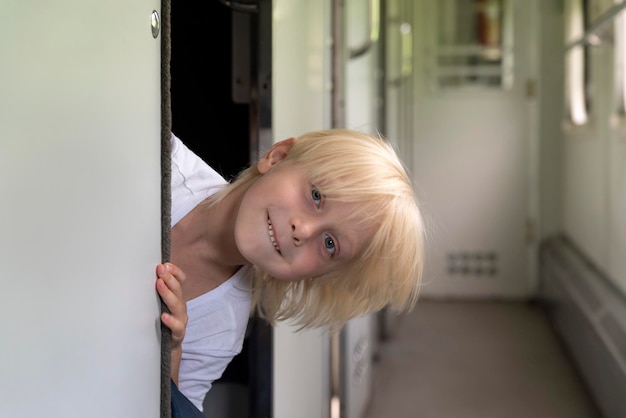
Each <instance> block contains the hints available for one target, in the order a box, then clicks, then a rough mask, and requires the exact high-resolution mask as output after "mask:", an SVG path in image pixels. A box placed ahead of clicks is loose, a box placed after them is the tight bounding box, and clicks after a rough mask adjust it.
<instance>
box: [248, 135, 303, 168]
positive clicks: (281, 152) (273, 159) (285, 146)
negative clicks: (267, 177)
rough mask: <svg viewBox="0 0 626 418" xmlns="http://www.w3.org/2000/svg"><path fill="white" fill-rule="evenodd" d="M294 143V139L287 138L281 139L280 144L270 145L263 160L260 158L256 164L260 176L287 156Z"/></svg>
mask: <svg viewBox="0 0 626 418" xmlns="http://www.w3.org/2000/svg"><path fill="white" fill-rule="evenodd" d="M295 142H296V138H287V139H283V140H282V141H280V142H277V143H275V144H274V145H272V148H270V149H269V150H268V151H267V152H266V153H265V155H264V156H263V158H261V159H260V160H259V161H258V162H257V169H258V170H259V172H260V173H261V174H265V173H267V172H268V171H269V170H270V169H271V168H272V167H274V166H275V165H276V164H278V163H279V162H281V161H282V160H283V159H284V158H285V157H286V156H287V154H289V150H290V149H291V147H292V146H293V144H294V143H295Z"/></svg>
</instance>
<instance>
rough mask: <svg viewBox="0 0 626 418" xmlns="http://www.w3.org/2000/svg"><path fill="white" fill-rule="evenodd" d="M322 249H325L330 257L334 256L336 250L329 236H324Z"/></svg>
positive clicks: (333, 241)
mask: <svg viewBox="0 0 626 418" xmlns="http://www.w3.org/2000/svg"><path fill="white" fill-rule="evenodd" d="M324 247H326V251H328V254H330V256H331V257H332V256H333V255H335V251H336V250H337V249H336V248H335V240H334V239H333V237H331V236H330V235H324Z"/></svg>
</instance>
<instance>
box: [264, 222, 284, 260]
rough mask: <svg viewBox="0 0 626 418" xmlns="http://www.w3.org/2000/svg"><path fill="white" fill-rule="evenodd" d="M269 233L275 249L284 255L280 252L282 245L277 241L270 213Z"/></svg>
mask: <svg viewBox="0 0 626 418" xmlns="http://www.w3.org/2000/svg"><path fill="white" fill-rule="evenodd" d="M267 234H268V235H269V237H270V242H271V243H272V245H273V246H274V249H275V250H276V251H277V252H278V254H281V255H282V253H281V252H280V246H279V245H278V241H276V236H275V235H274V227H273V226H272V220H271V219H270V217H269V215H268V216H267Z"/></svg>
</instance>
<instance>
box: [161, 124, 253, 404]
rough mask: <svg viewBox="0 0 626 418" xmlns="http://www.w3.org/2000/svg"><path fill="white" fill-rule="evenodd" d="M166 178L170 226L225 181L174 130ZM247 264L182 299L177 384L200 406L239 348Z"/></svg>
mask: <svg viewBox="0 0 626 418" xmlns="http://www.w3.org/2000/svg"><path fill="white" fill-rule="evenodd" d="M171 181H172V212H171V216H172V226H174V225H176V224H177V223H178V222H179V221H180V220H181V219H182V218H183V217H184V216H185V215H187V214H188V213H189V212H190V211H191V210H192V209H193V208H194V207H196V206H197V205H198V204H199V203H200V202H202V201H203V200H204V199H206V198H207V197H208V196H211V195H212V194H214V193H215V192H217V191H218V190H219V189H220V188H221V187H222V186H224V185H225V184H226V180H224V178H223V177H222V176H220V175H219V174H218V173H217V172H216V171H215V170H213V169H212V168H211V167H209V165H208V164H206V163H205V162H204V161H203V160H202V159H201V158H200V157H198V156H197V155H195V154H194V153H193V152H192V151H191V150H190V149H189V148H187V146H186V145H185V144H183V143H182V142H181V141H180V139H178V138H177V137H176V136H175V135H174V134H172V173H171ZM249 269H250V266H249V265H246V266H243V267H242V268H240V269H239V270H238V271H237V272H236V273H235V274H234V275H233V276H232V277H231V278H230V279H228V280H227V281H226V282H224V283H222V284H221V285H220V286H219V287H217V288H215V289H213V290H211V291H210V292H207V293H205V294H203V295H200V296H198V297H196V298H194V299H192V300H190V301H189V302H187V315H188V316H189V321H188V323H187V330H186V333H185V339H184V340H183V345H182V348H183V355H182V361H181V365H180V372H179V377H178V388H179V390H180V391H181V392H182V393H183V394H184V395H185V396H186V397H187V398H189V400H190V401H191V402H193V404H194V405H195V406H196V407H197V408H198V409H199V410H201V411H202V402H203V401H204V397H205V396H206V394H207V392H208V391H209V389H211V385H212V383H213V381H215V380H217V379H219V378H220V377H221V376H222V373H223V372H224V370H225V369H226V366H227V365H228V363H230V361H231V360H232V358H233V357H234V356H236V355H237V354H239V353H240V352H241V348H242V345H243V340H244V336H245V331H246V326H247V324H248V316H249V313H250V301H251V295H250V291H249V288H250V286H249V283H248V280H247V277H246V276H247V273H248V271H249Z"/></svg>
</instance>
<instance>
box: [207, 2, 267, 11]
mask: <svg viewBox="0 0 626 418" xmlns="http://www.w3.org/2000/svg"><path fill="white" fill-rule="evenodd" d="M217 1H219V2H220V3H222V4H223V5H224V6H226V7H228V8H230V9H233V10H234V11H236V12H244V13H257V12H258V11H259V5H258V4H248V3H239V2H237V1H230V0H217Z"/></svg>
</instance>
